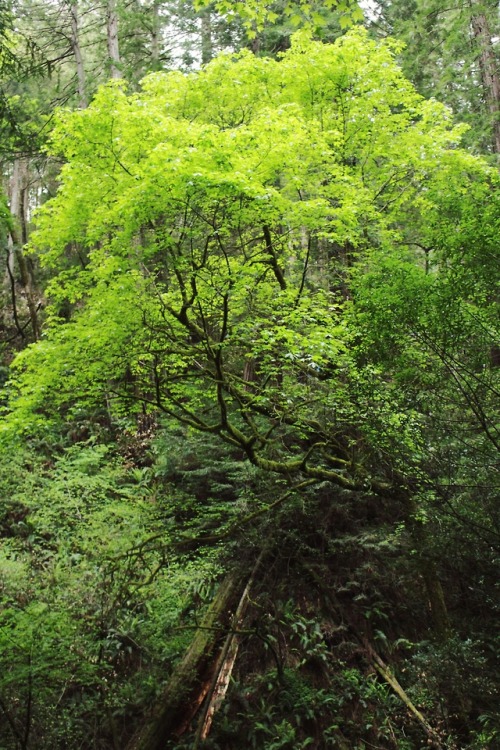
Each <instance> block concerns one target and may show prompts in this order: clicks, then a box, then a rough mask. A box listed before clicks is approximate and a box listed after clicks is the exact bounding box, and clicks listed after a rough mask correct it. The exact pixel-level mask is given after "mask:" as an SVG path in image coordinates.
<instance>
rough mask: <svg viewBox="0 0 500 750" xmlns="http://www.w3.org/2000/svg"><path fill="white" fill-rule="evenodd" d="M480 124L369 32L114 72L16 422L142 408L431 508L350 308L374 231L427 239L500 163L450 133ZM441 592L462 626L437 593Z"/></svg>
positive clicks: (46, 244) (78, 180)
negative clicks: (202, 65)
mask: <svg viewBox="0 0 500 750" xmlns="http://www.w3.org/2000/svg"><path fill="white" fill-rule="evenodd" d="M234 80H236V81H239V82H240V83H239V86H240V89H239V93H238V94H235V91H234ZM214 91H217V97H215V96H214V95H213V94H212V93H211V92H214ZM332 101H333V102H334V106H332ZM167 103H168V106H167ZM201 103H203V104H202V105H201ZM200 105H201V106H202V108H200ZM166 111H168V113H169V114H168V115H166V114H165V112H166ZM146 112H147V116H145V113H146ZM90 132H92V133H93V137H92V138H91V139H89V137H88V134H89V133H90ZM460 132H461V131H460V128H459V129H456V128H453V127H452V126H451V123H450V117H449V114H448V112H447V111H446V110H445V109H444V108H443V107H442V106H441V105H438V104H437V103H435V102H426V101H424V100H423V99H422V98H421V97H420V96H419V95H417V94H416V93H415V91H414V90H413V88H412V87H411V85H410V84H408V83H407V82H406V81H405V80H404V78H403V77H402V75H401V73H400V71H399V69H398V68H397V67H396V66H395V64H394V61H393V47H392V45H390V44H380V45H376V44H375V43H373V42H370V41H368V40H367V38H366V35H365V34H364V33H363V32H362V31H355V32H352V33H350V34H348V35H347V36H345V37H344V38H343V39H341V40H339V42H337V43H336V44H335V45H332V46H324V45H318V44H317V43H313V42H311V41H310V39H309V38H308V37H307V36H304V35H299V36H298V37H297V38H296V40H295V44H294V46H293V48H292V50H291V51H290V52H289V53H287V54H286V55H285V57H284V58H283V60H282V61H281V62H273V61H271V60H260V61H259V60H257V59H255V58H254V57H253V56H251V55H250V54H242V55H241V56H240V58H239V59H238V60H237V61H236V62H233V61H232V60H231V58H230V57H227V56H226V57H224V56H223V57H221V58H219V59H218V60H217V61H214V63H212V64H211V65H210V66H209V67H208V68H207V70H206V72H203V73H200V74H195V75H192V76H190V77H183V76H179V75H178V74H171V75H170V76H169V77H167V78H163V77H162V76H152V77H151V78H150V79H148V80H147V81H146V82H145V83H144V93H142V94H139V95H137V96H131V97H127V96H126V94H125V92H124V90H123V88H122V87H121V86H118V87H117V86H116V85H115V86H110V87H107V88H105V89H103V90H101V92H100V93H99V95H98V97H97V98H96V100H95V102H94V104H93V105H92V107H90V108H89V109H88V110H86V111H85V112H82V113H80V114H75V115H62V116H61V118H60V122H59V125H58V127H57V129H56V132H55V143H56V144H57V148H58V149H61V150H62V152H63V154H64V155H65V156H66V158H68V159H69V162H68V164H67V165H66V166H65V167H64V169H63V182H64V187H63V189H62V190H61V191H60V194H59V195H58V197H57V198H56V199H55V200H54V201H52V202H51V203H49V204H48V205H47V208H46V209H44V210H43V211H42V212H41V214H40V216H39V226H40V228H39V230H38V232H37V236H36V239H35V240H34V242H35V246H36V247H37V249H38V251H39V253H40V254H41V257H42V258H43V259H44V262H45V263H46V264H47V265H54V266H55V267H56V268H58V269H60V270H59V273H58V275H57V276H56V277H55V279H54V281H53V283H52V284H51V286H50V289H49V294H50V296H51V297H52V300H53V303H52V320H53V323H52V326H51V328H50V329H49V331H48V335H47V337H46V339H45V340H44V341H43V342H41V343H40V345H39V346H37V347H35V348H32V349H29V350H28V351H27V352H26V353H25V354H24V355H23V356H21V357H20V358H19V360H18V373H19V375H18V378H19V379H18V386H19V388H20V396H19V399H18V401H17V407H16V408H15V409H14V412H13V414H14V418H15V419H21V420H22V419H23V416H22V415H23V410H24V409H27V410H28V414H29V415H30V416H29V421H30V422H31V421H32V420H33V415H34V414H35V413H38V415H39V417H38V419H40V418H41V415H42V414H43V413H46V414H47V413H50V415H51V416H53V415H54V413H55V410H56V409H58V408H59V409H60V408H61V407H63V408H64V410H66V409H67V408H69V404H70V402H71V403H75V404H76V405H77V406H78V404H84V403H90V402H92V401H94V400H95V399H98V400H100V399H103V398H104V397H106V398H107V399H108V402H111V403H113V404H114V405H113V406H112V407H111V410H112V415H114V416H118V415H119V414H120V413H123V412H124V411H125V412H126V411H127V410H128V409H130V408H132V409H134V408H138V406H137V405H138V404H142V405H143V407H144V408H150V409H154V410H160V411H161V412H163V413H164V414H166V415H169V416H170V417H174V418H175V419H176V420H179V421H180V422H181V423H183V424H185V425H189V426H190V427H192V428H195V429H197V430H200V431H202V432H206V433H207V434H218V435H219V436H220V437H221V438H222V440H224V441H226V442H227V443H228V444H229V445H231V446H233V447H235V448H237V449H238V450H240V451H241V453H242V455H244V456H245V457H246V458H247V459H248V460H249V461H250V462H251V463H253V464H254V465H255V466H257V467H259V468H261V469H264V470H268V471H271V472H275V473H277V474H278V475H282V476H283V477H285V478H287V481H290V482H291V483H292V484H291V486H292V487H296V488H299V489H300V488H302V487H305V486H308V485H309V484H314V483H316V482H322V481H328V482H331V483H333V484H335V485H337V486H339V487H341V488H343V489H345V490H349V491H351V492H361V493H362V492H365V491H366V490H367V489H368V488H370V490H371V491H372V492H374V493H376V494H378V495H380V496H381V497H388V498H393V500H395V501H396V502H398V503H401V504H402V507H404V509H405V510H404V512H405V514H406V515H407V516H408V517H409V516H411V515H412V514H413V513H414V512H415V502H414V499H413V496H414V495H415V493H417V494H418V492H417V485H418V479H417V478H418V476H419V472H418V471H417V465H416V464H415V463H414V461H413V459H412V458H411V454H412V453H413V452H414V447H415V441H418V440H419V437H418V435H419V427H418V418H417V417H416V415H415V414H414V413H413V411H412V410H411V409H408V408H407V405H405V403H404V396H403V397H402V400H401V401H399V400H398V398H397V397H396V394H395V393H394V392H393V389H392V386H391V384H390V383H388V382H387V381H386V380H385V379H384V377H383V374H382V373H381V372H379V371H378V370H377V369H374V367H373V365H372V363H368V364H367V365H366V366H365V367H360V366H359V364H358V363H357V362H356V358H355V356H354V355H355V348H354V349H353V347H352V344H351V342H352V340H353V337H354V338H355V337H356V335H357V333H356V330H351V329H350V328H349V327H348V326H347V325H346V318H345V312H344V307H345V305H346V304H347V305H348V304H350V303H349V297H350V291H349V282H348V276H349V274H350V272H351V270H350V269H352V268H360V267H363V266H364V264H365V263H366V259H367V258H368V257H369V256H368V255H367V252H368V250H369V248H371V247H380V248H384V249H386V248H388V247H391V246H393V244H394V243H395V242H401V241H403V242H405V243H406V242H407V241H412V242H414V241H416V240H417V238H421V235H422V234H423V233H424V231H425V226H426V218H425V214H426V213H428V211H429V210H430V208H431V206H433V205H434V204H429V200H430V198H429V195H430V194H432V195H433V196H437V195H438V193H439V191H438V190H437V189H436V190H435V191H434V186H435V185H439V186H440V187H441V186H442V184H443V179H445V180H451V178H452V176H453V175H454V174H456V173H460V174H461V173H462V171H463V170H466V171H468V172H471V173H474V174H478V175H481V174H484V175H485V177H484V178H481V179H490V176H489V173H488V172H487V170H486V172H485V171H484V170H485V169H486V168H485V167H484V165H481V164H480V163H478V162H476V161H475V160H474V159H473V158H472V157H469V156H468V155H467V154H465V153H464V152H461V151H458V150H450V148H449V147H450V145H452V144H455V143H456V140H457V139H458V137H459V133H460ZM486 175H488V177H486ZM103 196H104V198H103ZM436 199H437V197H436ZM420 214H421V215H420ZM408 215H411V217H412V221H411V224H410V226H408ZM68 248H73V252H72V254H70V255H69V256H68ZM75 261H77V262H78V264H79V265H75ZM61 264H62V266H61ZM416 268H418V265H417V266H416ZM75 304H76V308H75V312H74V315H73V316H72V320H71V322H70V323H69V324H66V323H64V322H63V320H62V319H61V317H60V315H59V316H58V310H61V309H62V307H63V306H64V307H66V309H67V307H68V305H70V306H74V305H75ZM81 358H85V360H86V361H89V360H90V361H91V362H92V363H93V364H92V369H91V370H90V371H86V373H85V379H84V381H82V378H81V369H80V367H79V365H78V364H77V363H78V361H79V360H80V359H81ZM65 394H66V395H65ZM78 394H80V395H79V396H78ZM400 409H401V410H400ZM24 418H26V417H24ZM382 446H385V447H382ZM381 451H382V452H384V451H387V452H388V453H389V454H390V455H391V456H392V458H391V459H390V460H389V463H388V464H386V463H385V461H381V455H382V454H381ZM417 463H418V462H417ZM411 465H413V466H414V471H412V470H409V469H408V467H409V466H411ZM294 483H295V484H294ZM415 483H416V484H415ZM412 488H413V489H412ZM429 575H430V574H429ZM429 580H430V579H429ZM437 591H438V590H437V589H436V592H437ZM430 596H432V592H431V593H430ZM433 608H434V611H435V614H436V620H437V622H438V627H439V628H440V630H441V631H442V633H443V634H444V632H445V631H446V629H447V627H448V626H447V624H446V615H445V612H444V608H443V601H442V597H440V595H439V592H438V593H437V594H436V598H435V600H434V603H433Z"/></svg>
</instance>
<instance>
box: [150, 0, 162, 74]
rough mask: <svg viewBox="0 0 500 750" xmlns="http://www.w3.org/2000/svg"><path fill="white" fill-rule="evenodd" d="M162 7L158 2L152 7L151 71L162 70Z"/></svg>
mask: <svg viewBox="0 0 500 750" xmlns="http://www.w3.org/2000/svg"><path fill="white" fill-rule="evenodd" d="M160 34H161V24H160V6H159V4H158V2H156V0H155V2H153V6H152V26H151V70H160V68H161V65H160V38H161V36H160Z"/></svg>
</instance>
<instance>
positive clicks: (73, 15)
mask: <svg viewBox="0 0 500 750" xmlns="http://www.w3.org/2000/svg"><path fill="white" fill-rule="evenodd" d="M69 14H70V20H71V46H72V48H73V54H74V56H75V63H76V76H77V81H78V106H79V107H80V109H85V108H86V106H87V97H86V93H85V90H86V84H85V68H84V66H83V57H82V50H81V47H80V28H79V23H78V6H77V2H76V0H72V1H71V3H70V6H69Z"/></svg>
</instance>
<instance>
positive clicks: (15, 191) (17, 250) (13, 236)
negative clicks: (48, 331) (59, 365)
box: [7, 158, 40, 341]
mask: <svg viewBox="0 0 500 750" xmlns="http://www.w3.org/2000/svg"><path fill="white" fill-rule="evenodd" d="M27 211H28V162H27V160H26V159H24V158H17V159H16V160H15V161H14V169H13V172H12V179H11V183H10V212H11V214H12V216H13V217H14V221H13V222H12V226H11V229H10V236H9V240H8V259H7V270H8V273H9V276H10V280H11V288H12V297H13V299H12V302H13V307H14V317H15V319H16V321H17V302H16V299H15V281H14V279H15V264H16V262H17V266H18V269H19V276H20V278H21V285H22V287H23V289H24V291H25V295H26V303H27V306H28V312H29V317H30V323H31V330H32V332H33V339H34V340H35V341H37V340H38V339H39V337H40V328H39V323H38V315H37V304H36V286H35V282H34V279H33V273H32V271H31V268H30V266H29V263H28V261H27V259H26V256H25V255H24V253H23V245H24V244H26V242H27V240H28V229H27V226H28V222H27ZM16 327H17V328H18V330H19V331H20V332H21V331H22V329H21V328H20V327H19V324H18V322H16Z"/></svg>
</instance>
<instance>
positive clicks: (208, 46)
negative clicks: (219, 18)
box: [201, 8, 214, 65]
mask: <svg viewBox="0 0 500 750" xmlns="http://www.w3.org/2000/svg"><path fill="white" fill-rule="evenodd" d="M213 54H214V50H213V41H212V14H211V13H210V8H206V9H205V10H203V11H202V13H201V62H202V64H203V65H206V64H207V63H209V62H210V60H211V59H212V57H213Z"/></svg>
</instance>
